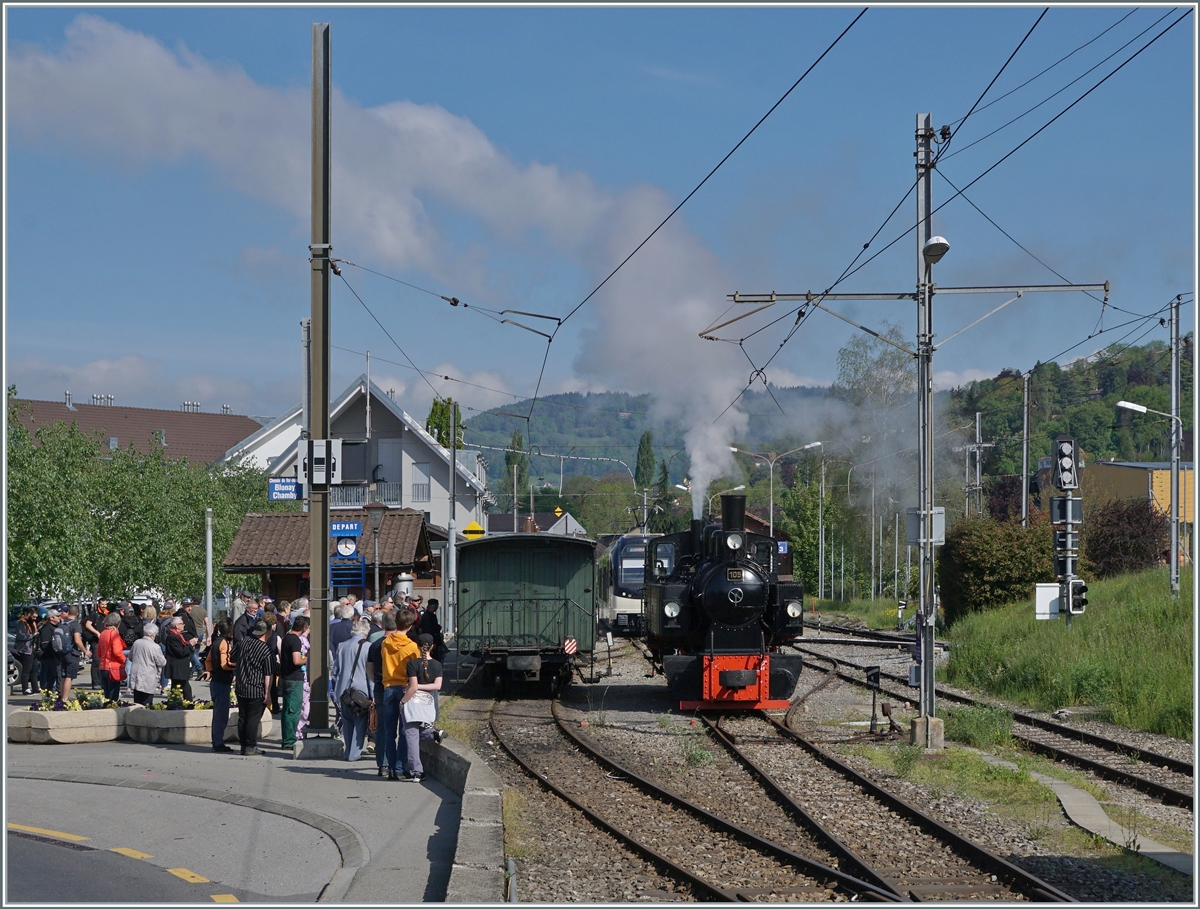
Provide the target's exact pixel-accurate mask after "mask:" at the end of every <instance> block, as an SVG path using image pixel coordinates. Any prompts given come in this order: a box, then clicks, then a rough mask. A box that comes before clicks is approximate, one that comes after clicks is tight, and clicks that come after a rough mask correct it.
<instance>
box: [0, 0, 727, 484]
mask: <svg viewBox="0 0 1200 909" xmlns="http://www.w3.org/2000/svg"><path fill="white" fill-rule="evenodd" d="M7 66H8V70H7V89H8V116H9V123H10V125H11V126H12V128H13V131H14V135H16V136H19V137H20V138H22V139H26V140H33V141H40V142H45V143H50V144H53V145H55V146H59V147H63V146H65V147H67V148H70V149H73V150H76V151H78V152H79V153H80V154H81V155H85V156H89V157H95V156H96V154H97V153H100V154H102V155H105V156H108V157H109V158H110V159H111V160H112V161H113V162H114V163H115V164H117V165H118V166H121V167H136V166H141V165H143V164H145V163H146V162H153V161H180V160H184V159H188V158H191V157H196V158H199V159H200V160H203V161H205V162H207V163H208V164H209V165H210V166H211V167H212V168H213V170H214V172H215V173H216V174H217V176H218V178H219V179H221V180H223V181H226V182H227V183H228V184H230V185H232V186H233V187H235V188H236V189H238V190H240V191H241V192H244V193H246V194H248V195H250V196H253V197H256V198H259V199H262V200H265V201H266V202H268V203H270V204H272V205H275V206H277V207H279V208H280V209H282V210H284V211H286V212H288V213H290V214H291V215H292V216H293V217H295V219H296V230H297V232H300V233H303V232H305V228H306V226H307V219H308V211H309V168H310V162H309V153H310V151H309V149H310V140H309V130H310V116H311V110H310V99H309V96H308V92H307V90H303V89H278V88H274V87H270V86H266V85H261V84H258V83H256V82H255V81H254V80H253V79H251V78H250V77H249V76H248V75H247V74H246V73H245V72H244V71H242V70H241V69H240V68H238V67H237V66H234V65H230V64H215V63H212V62H210V61H207V60H204V59H202V58H200V57H199V56H197V55H195V54H193V53H191V52H189V51H188V50H186V49H185V48H180V49H177V50H172V49H168V48H166V47H164V46H163V45H162V44H161V43H160V42H158V41H156V40H155V39H153V38H151V37H149V36H146V35H143V34H139V33H137V32H134V31H131V30H128V29H126V28H123V27H121V26H119V25H116V24H114V23H111V22H108V21H106V20H104V19H102V18H100V17H98V16H95V15H86V14H85V15H81V16H79V17H77V18H76V19H75V20H74V21H73V22H72V23H71V24H70V25H69V26H68V28H67V31H66V43H65V45H64V47H63V48H62V49H61V50H60V51H57V52H52V51H49V50H46V49H42V48H36V47H31V48H22V49H19V50H17V51H15V52H14V53H13V54H12V55H11V56H10V58H9V60H8V62H7ZM333 125H334V140H333V158H332V168H333V175H332V179H333V185H334V186H335V187H336V192H335V193H334V196H333V205H334V211H333V217H334V223H335V224H336V225H337V235H338V241H337V242H338V244H339V245H341V246H342V247H343V248H344V249H353V250H356V252H355V258H356V259H357V258H358V257H359V255H360V252H359V251H364V253H365V255H366V256H367V258H368V260H369V261H375V262H376V263H377V264H379V265H383V266H386V267H387V268H389V269H391V270H404V269H409V268H415V269H420V270H422V271H423V272H425V273H426V274H429V275H431V276H433V277H434V278H443V279H445V280H446V283H448V284H450V286H454V287H464V285H465V289H466V290H468V291H470V290H472V289H473V288H472V286H471V285H475V289H479V290H480V291H481V292H482V291H483V289H485V288H487V287H488V286H492V287H494V286H496V285H497V284H503V283H504V280H505V279H504V277H503V276H498V275H496V274H495V273H494V270H495V265H494V264H489V263H490V259H489V260H485V259H481V257H480V256H479V254H478V248H477V246H474V245H472V246H469V247H468V248H465V249H459V248H456V246H455V244H454V242H453V240H452V239H451V238H450V234H449V233H448V231H449V229H448V228H447V227H445V226H444V225H443V224H442V223H441V221H440V215H439V211H440V210H444V209H449V210H453V211H454V212H455V213H456V214H465V215H467V216H468V217H470V218H472V219H474V220H475V222H477V223H478V224H479V225H482V227H483V228H484V229H485V231H486V232H487V234H488V238H487V239H488V242H489V243H490V244H492V245H494V246H497V247H500V248H502V249H506V250H508V251H509V252H515V253H517V254H519V255H530V254H532V255H534V256H535V257H537V256H541V257H543V258H545V259H550V258H551V257H562V256H566V257H568V258H569V259H573V260H574V261H575V263H577V265H579V266H581V267H582V268H583V269H584V271H585V272H586V274H588V275H589V276H591V280H596V281H598V280H599V279H600V278H601V277H603V276H604V275H607V274H608V272H609V271H610V270H611V269H612V267H613V265H614V264H615V263H617V262H620V261H621V260H622V259H623V258H624V257H625V256H626V255H627V254H628V253H629V252H630V251H631V250H632V249H633V248H634V247H635V246H636V245H637V244H638V242H640V241H641V240H642V239H643V238H644V237H645V236H646V235H647V234H648V233H649V232H650V230H651V229H653V228H654V226H655V225H657V224H658V223H659V222H661V220H662V219H663V217H665V215H666V214H667V212H669V211H670V208H671V205H672V202H671V201H670V200H668V199H667V197H666V196H665V195H664V194H663V192H662V191H661V190H659V189H657V188H655V187H652V186H645V185H639V186H633V187H630V188H627V189H625V190H624V191H622V192H620V193H617V194H614V193H612V192H609V191H607V190H602V189H600V188H598V187H597V186H596V185H595V184H594V182H593V181H592V180H591V178H590V177H588V176H587V175H586V174H582V173H564V172H562V171H561V170H560V169H559V168H557V167H556V166H554V165H553V164H543V163H538V162H531V163H527V164H522V163H518V162H515V161H513V160H512V159H510V158H508V157H506V156H505V155H504V154H503V153H501V152H500V151H499V150H498V149H497V148H496V147H495V145H494V144H493V143H492V142H491V141H490V139H489V138H488V137H487V136H486V135H485V134H484V133H483V132H482V131H481V130H479V129H478V128H477V127H476V126H475V125H474V124H472V123H471V122H470V121H468V120H467V119H465V118H463V117H459V116H456V115H454V114H452V113H450V112H448V111H446V110H444V109H443V108H441V107H439V106H437V105H434V104H416V103H413V102H410V101H396V102H392V103H388V104H384V105H381V106H378V107H375V108H370V109H365V108H363V107H361V106H359V105H357V104H356V103H355V102H354V101H353V100H351V99H348V98H345V97H344V96H342V95H341V94H337V93H335V96H334V100H333ZM337 252H338V251H337V250H336V249H335V254H337ZM283 265H284V263H283V262H281V261H280V257H279V255H278V254H277V253H274V252H273V251H272V250H271V249H269V248H267V249H265V250H245V251H243V254H242V256H241V259H240V260H239V262H238V267H239V268H242V269H244V270H246V271H248V272H250V273H252V274H256V275H260V276H263V277H265V278H266V279H267V280H269V279H270V274H271V273H272V272H273V271H275V270H277V269H279V268H281V267H283ZM731 286H732V284H731V282H730V280H729V279H728V277H727V276H726V275H725V274H724V273H723V272H722V269H721V268H720V267H719V266H718V264H717V260H716V257H715V256H714V255H713V253H712V252H711V251H710V250H709V249H707V248H706V247H705V246H704V245H703V244H702V243H701V242H700V240H699V239H698V238H697V237H696V236H695V235H694V234H693V233H691V232H690V231H689V230H688V229H687V228H686V226H685V224H684V222H683V219H682V218H680V217H677V218H676V219H675V220H674V221H672V222H671V223H670V224H668V225H667V226H666V227H665V228H663V230H661V231H660V232H659V234H658V235H657V236H656V237H655V238H654V239H653V240H651V241H650V242H649V243H648V244H647V246H646V247H645V249H643V250H642V251H641V252H640V253H639V254H638V255H637V256H636V257H635V258H634V259H633V260H631V262H630V263H629V264H628V265H627V266H625V268H624V269H622V271H621V272H620V273H619V274H618V275H617V276H616V277H615V278H614V279H613V280H612V281H610V282H609V284H608V285H607V286H606V287H605V289H604V290H603V291H602V292H601V293H599V294H597V296H596V297H595V298H594V299H593V300H592V302H591V303H590V304H589V305H588V307H587V308H585V309H583V310H581V311H580V313H579V316H578V317H577V321H578V322H579V323H580V325H579V326H578V327H576V326H575V325H574V324H572V326H571V329H570V332H569V333H568V334H569V335H570V334H571V333H574V332H576V331H578V338H579V342H580V346H579V348H578V353H577V355H576V356H575V360H574V368H575V372H576V377H577V379H578V380H579V381H580V382H581V383H584V384H587V385H588V386H590V387H613V388H622V389H625V390H629V391H631V392H635V393H638V392H652V393H654V394H655V395H656V397H657V400H658V410H657V411H656V415H657V416H661V417H667V416H674V417H679V418H682V419H684V420H686V421H687V422H688V424H689V425H691V426H692V427H693V428H692V430H691V432H689V433H688V450H689V454H690V455H691V459H692V464H693V465H694V468H693V469H694V470H695V471H696V475H695V476H694V477H693V480H694V483H695V486H696V487H697V488H698V490H699V491H698V493H697V494H698V495H703V493H704V492H705V488H704V487H706V486H707V482H708V481H709V480H711V479H713V478H714V477H716V476H719V475H720V474H721V473H723V472H725V471H726V470H728V469H730V468H731V467H732V464H733V462H732V459H731V458H730V454H729V451H728V448H729V442H730V440H731V439H732V437H733V434H734V433H737V432H740V431H743V430H744V429H745V426H746V417H745V415H744V414H743V413H742V412H741V411H740V410H739V409H738V408H736V407H735V408H732V409H730V410H728V412H726V413H725V416H724V417H722V418H721V420H720V421H719V422H718V423H717V424H716V425H715V426H714V425H713V423H714V420H716V418H717V416H718V414H721V412H722V411H724V410H725V409H726V408H727V407H728V405H729V404H730V402H732V401H733V400H734V399H735V398H736V397H737V395H738V393H739V392H740V391H741V389H742V388H743V387H744V386H745V383H746V381H747V378H748V373H749V367H748V364H747V363H746V361H745V359H744V357H743V355H742V354H741V353H740V351H738V350H737V349H736V348H734V347H733V346H732V345H727V344H714V343H711V342H704V341H701V340H700V339H699V338H698V337H697V335H696V332H697V331H698V330H699V329H700V328H702V327H703V326H704V325H706V324H709V323H710V321H711V320H712V319H713V317H714V316H715V315H716V314H717V312H718V311H719V310H720V308H722V307H723V305H724V304H723V300H724V295H725V293H726V292H727V288H729V287H731ZM562 347H563V344H561V343H560V344H559V345H557V347H556V348H555V349H554V350H553V351H552V353H558V351H559V350H561V348H562ZM435 356H436V354H435ZM559 356H561V354H559ZM422 365H424V364H422ZM443 369H444V370H445V374H450V375H457V374H458V373H457V372H455V371H453V370H452V369H451V368H450V367H449V366H448V365H447V366H445V367H441V366H439V367H438V368H437V370H435V371H439V372H440V371H442V370H443ZM136 375H141V377H142V379H143V380H145V381H153V377H152V375H151V374H150V373H147V372H145V371H143V372H142V373H137V372H136V371H131V372H129V373H127V378H129V377H133V376H136ZM64 378H65V377H64ZM481 378H484V379H486V381H480V382H479V383H478V384H480V385H486V386H489V387H491V388H497V389H505V390H506V389H507V388H508V387H509V385H508V384H506V383H505V382H504V380H503V379H502V377H501V376H500V375H499V374H497V373H494V372H493V373H488V374H486V375H481ZM194 380H195V379H194V377H192V378H191V379H189V381H194ZM129 381H130V382H133V381H134V380H133V379H132V378H129ZM176 381H177V382H182V381H184V380H182V379H180V380H176ZM212 381H213V382H216V381H217V380H216V378H215V377H214V378H213V380H212ZM389 381H394V382H395V383H396V385H395V387H397V389H398V395H400V396H402V397H403V399H404V402H405V406H406V409H410V408H411V410H410V412H414V413H421V412H423V411H422V409H423V408H427V407H428V401H429V398H430V397H431V396H432V390H431V389H430V388H429V386H428V385H426V384H425V383H424V382H422V381H419V380H414V379H413V378H412V377H407V378H406V377H403V376H397V377H395V379H394V380H393V379H389ZM434 384H435V385H436V384H437V383H436V382H435V383H434ZM442 384H445V385H447V388H446V389H445V392H444V393H452V392H453V391H454V390H455V389H454V387H453V383H442ZM568 384H569V383H568ZM389 387H390V386H389ZM215 388H216V386H214V393H216V390H215ZM401 389H402V390H401ZM221 394H225V392H224V391H222V392H221ZM230 394H231V395H232V391H231V392H230ZM504 400H505V398H504V396H503V395H497V394H495V393H492V392H488V391H486V390H485V389H472V391H471V401H472V403H475V402H481V403H482V402H487V403H488V405H489V406H490V405H491V404H494V403H503V401H504Z"/></svg>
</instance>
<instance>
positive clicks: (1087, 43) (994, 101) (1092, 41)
mask: <svg viewBox="0 0 1200 909" xmlns="http://www.w3.org/2000/svg"><path fill="white" fill-rule="evenodd" d="M1136 12H1137V7H1134V8H1133V9H1131V10H1130V11H1129V12H1127V13H1126V14H1125V15H1124V16H1122V17H1121V18H1120V19H1118V20H1117V21H1116V22H1114V23H1113V24H1112V25H1110V26H1108V28H1106V29H1104V31H1102V32H1100V34H1098V35H1096V37H1094V38H1091V39H1089V40H1087V41H1085V42H1084V43H1083V44H1081V45H1079V46H1078V47H1077V48H1075V49H1074V50H1073V51H1071V52H1070V53H1067V54H1064V55H1063V56H1061V57H1059V58H1058V59H1057V60H1055V61H1054V62H1053V63H1051V64H1050V65H1049V66H1047V67H1046V68H1045V69H1044V70H1042V71H1041V72H1039V73H1037V74H1036V75H1034V76H1030V77H1029V78H1028V79H1026V80H1025V81H1024V82H1022V83H1021V84H1020V85H1018V86H1017V87H1016V88H1011V89H1009V90H1008V91H1006V92H1005V93H1004V94H1003V95H1001V96H1000V97H998V98H993V99H992V100H991V101H989V102H988V103H987V104H984V105H982V106H981V107H979V108H977V109H976V110H975V113H982V112H983V111H985V110H987V109H988V108H989V107H991V106H992V105H993V104H999V103H1000V102H1001V101H1003V100H1004V99H1005V98H1007V97H1008V96H1009V95H1012V94H1015V93H1016V92H1019V91H1020V90H1021V89H1023V88H1024V87H1025V86H1027V85H1029V84H1030V83H1032V82H1035V81H1036V80H1038V79H1040V78H1041V77H1042V76H1044V75H1046V73H1048V72H1050V70H1052V69H1054V68H1055V67H1056V66H1058V65H1060V64H1062V63H1065V62H1066V61H1067V60H1069V59H1070V58H1071V57H1074V56H1075V55H1076V54H1077V53H1079V52H1080V51H1081V50H1083V49H1084V48H1085V47H1089V46H1091V45H1092V44H1095V43H1096V42H1097V41H1099V40H1100V39H1101V38H1103V37H1104V36H1105V35H1107V34H1108V33H1109V32H1111V31H1112V30H1113V29H1114V28H1116V27H1117V26H1118V25H1120V24H1121V23H1122V22H1124V21H1125V20H1126V19H1128V18H1129V17H1130V16H1132V15H1133V14H1134V13H1136ZM965 119H966V117H959V118H958V119H957V120H951V121H950V126H951V127H955V128H956V127H957V126H958V125H959V124H960V123H962V122H963V121H964V120H965ZM960 151H961V149H960ZM957 153H958V152H955V154H957ZM947 157H950V156H949V155H947Z"/></svg>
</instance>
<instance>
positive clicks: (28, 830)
mask: <svg viewBox="0 0 1200 909" xmlns="http://www.w3.org/2000/svg"><path fill="white" fill-rule="evenodd" d="M8 829H9V830H24V831H25V832H26V833H40V834H41V835H42V836H56V837H58V838H59V839H60V840H70V841H71V842H72V843H80V842H83V841H84V840H86V839H90V837H86V836H78V835H76V834H74V833H63V832H62V831H61V830H46V829H45V828H43V827H26V826H25V825H24V824H13V823H11V822H10V823H9V825H8Z"/></svg>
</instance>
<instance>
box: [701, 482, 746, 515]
mask: <svg viewBox="0 0 1200 909" xmlns="http://www.w3.org/2000/svg"><path fill="white" fill-rule="evenodd" d="M745 488H746V484H745V483H743V484H742V485H741V486H734V487H733V488H732V489H722V490H721V491H720V492H714V493H713V494H712V495H710V496H709V497H708V513H709V514H710V515H711V514H712V500H713V499H715V498H716V497H717V496H723V495H725V493H727V492H741V491H742V490H743V489H745Z"/></svg>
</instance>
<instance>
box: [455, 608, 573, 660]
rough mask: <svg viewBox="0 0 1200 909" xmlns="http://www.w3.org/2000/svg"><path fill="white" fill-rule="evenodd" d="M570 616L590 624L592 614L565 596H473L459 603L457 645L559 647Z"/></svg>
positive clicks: (474, 648)
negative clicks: (468, 602)
mask: <svg viewBox="0 0 1200 909" xmlns="http://www.w3.org/2000/svg"><path fill="white" fill-rule="evenodd" d="M571 618H576V620H577V621H576V627H579V626H580V624H582V628H583V629H585V630H586V629H587V628H589V627H594V625H593V624H592V623H594V621H595V617H594V616H592V615H589V614H588V611H587V610H586V609H584V607H583V606H581V605H580V604H579V603H577V602H576V601H575V600H572V599H570V598H569V597H567V598H564V597H521V598H517V597H512V598H500V599H490V600H476V601H475V602H474V603H472V604H471V605H469V606H465V607H464V606H462V605H461V604H460V605H459V613H458V639H459V642H460V644H459V646H460V647H463V648H466V649H470V650H476V649H479V650H489V649H495V648H497V647H529V648H539V649H541V648H544V647H559V646H561V644H562V642H563V640H564V639H565V638H567V637H570V636H571V635H570V633H569V631H568V628H569V626H568V621H569V620H570V619H571ZM581 649H582V648H581Z"/></svg>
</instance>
